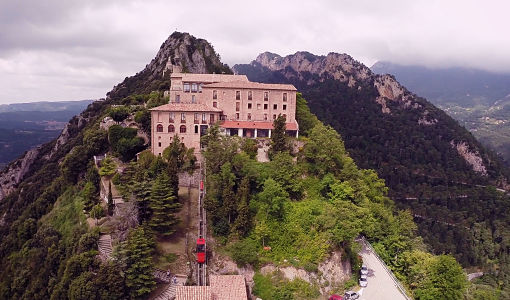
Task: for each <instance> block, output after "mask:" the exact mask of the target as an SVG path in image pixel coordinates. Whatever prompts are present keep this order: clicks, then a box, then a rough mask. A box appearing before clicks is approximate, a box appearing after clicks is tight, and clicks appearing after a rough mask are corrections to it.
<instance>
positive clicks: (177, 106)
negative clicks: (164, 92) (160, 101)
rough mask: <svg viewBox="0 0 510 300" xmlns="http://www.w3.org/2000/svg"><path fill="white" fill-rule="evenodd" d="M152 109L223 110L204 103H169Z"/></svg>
mask: <svg viewBox="0 0 510 300" xmlns="http://www.w3.org/2000/svg"><path fill="white" fill-rule="evenodd" d="M150 110H152V111H206V112H221V111H222V110H221V109H219V108H216V107H209V106H207V105H205V104H202V103H168V104H164V105H161V106H158V107H154V108H151V109H150Z"/></svg>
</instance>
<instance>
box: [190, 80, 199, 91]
mask: <svg viewBox="0 0 510 300" xmlns="http://www.w3.org/2000/svg"><path fill="white" fill-rule="evenodd" d="M191 92H192V93H196V92H198V84H196V83H195V82H193V83H192V84H191Z"/></svg>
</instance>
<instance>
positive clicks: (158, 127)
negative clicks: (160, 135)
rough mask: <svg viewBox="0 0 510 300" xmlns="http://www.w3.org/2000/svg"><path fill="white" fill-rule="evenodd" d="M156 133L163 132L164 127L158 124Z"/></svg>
mask: <svg viewBox="0 0 510 300" xmlns="http://www.w3.org/2000/svg"><path fill="white" fill-rule="evenodd" d="M156 131H157V132H163V125H161V124H158V126H157V127H156Z"/></svg>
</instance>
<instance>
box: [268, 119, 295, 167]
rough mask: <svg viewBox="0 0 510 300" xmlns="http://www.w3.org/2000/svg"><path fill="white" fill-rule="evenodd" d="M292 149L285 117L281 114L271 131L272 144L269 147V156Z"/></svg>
mask: <svg viewBox="0 0 510 300" xmlns="http://www.w3.org/2000/svg"><path fill="white" fill-rule="evenodd" d="M288 151H290V145H289V141H288V138H287V131H286V125H285V117H283V116H282V115H279V116H278V118H276V119H275V120H274V122H273V130H272V131H271V145H270V147H269V151H268V154H269V158H271V159H272V158H273V156H274V155H276V154H277V153H281V152H288Z"/></svg>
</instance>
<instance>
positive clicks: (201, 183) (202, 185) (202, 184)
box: [200, 180, 204, 191]
mask: <svg viewBox="0 0 510 300" xmlns="http://www.w3.org/2000/svg"><path fill="white" fill-rule="evenodd" d="M200 190H201V191H203V190H204V182H203V181H202V180H201V181H200Z"/></svg>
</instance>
